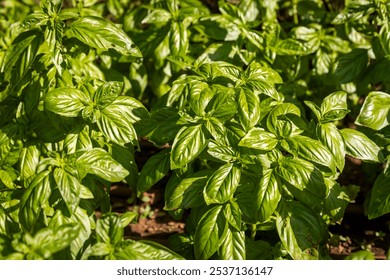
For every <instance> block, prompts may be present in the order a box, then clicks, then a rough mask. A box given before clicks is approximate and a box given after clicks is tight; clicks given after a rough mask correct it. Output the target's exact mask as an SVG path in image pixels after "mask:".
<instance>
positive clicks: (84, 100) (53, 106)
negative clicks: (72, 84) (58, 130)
mask: <svg viewBox="0 0 390 280" xmlns="http://www.w3.org/2000/svg"><path fill="white" fill-rule="evenodd" d="M89 104H92V100H91V98H90V97H89V96H88V94H87V93H85V92H83V91H81V90H79V89H76V88H56V89H54V90H52V91H49V92H48V93H47V95H46V97H45V108H46V109H47V110H49V111H51V112H53V113H56V114H58V115H61V116H65V117H77V116H78V115H79V113H80V111H81V110H83V109H84V108H85V107H87V106H88V105H89Z"/></svg>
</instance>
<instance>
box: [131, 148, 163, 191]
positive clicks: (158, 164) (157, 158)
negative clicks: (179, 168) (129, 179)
mask: <svg viewBox="0 0 390 280" xmlns="http://www.w3.org/2000/svg"><path fill="white" fill-rule="evenodd" d="M169 152H170V151H169V150H167V149H165V150H162V151H161V152H159V153H157V154H155V155H153V156H152V157H151V158H149V159H148V160H147V161H146V163H145V165H144V166H143V167H142V170H141V173H140V175H139V177H138V181H137V195H138V196H140V195H141V194H142V193H143V192H145V191H147V190H148V189H149V188H150V187H152V186H153V185H154V184H156V183H157V182H158V181H160V180H161V179H162V178H164V177H165V175H166V174H167V173H168V171H169Z"/></svg>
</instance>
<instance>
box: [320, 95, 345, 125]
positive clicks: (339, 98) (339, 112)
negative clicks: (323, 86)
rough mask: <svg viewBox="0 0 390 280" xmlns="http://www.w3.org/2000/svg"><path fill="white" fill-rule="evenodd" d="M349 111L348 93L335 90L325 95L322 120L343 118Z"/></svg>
mask: <svg viewBox="0 0 390 280" xmlns="http://www.w3.org/2000/svg"><path fill="white" fill-rule="evenodd" d="M349 112H350V111H349V110H348V105H347V93H346V92H343V91H337V92H334V93H332V94H330V95H328V96H327V97H325V98H324V101H323V102H322V103H321V115H322V117H321V122H332V121H337V120H341V119H343V118H344V117H345V115H346V114H348V113H349Z"/></svg>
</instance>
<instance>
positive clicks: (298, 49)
mask: <svg viewBox="0 0 390 280" xmlns="http://www.w3.org/2000/svg"><path fill="white" fill-rule="evenodd" d="M273 49H274V51H275V52H276V54H278V55H307V54H310V49H308V48H307V47H306V46H305V44H304V42H301V41H299V40H296V39H292V38H289V39H284V40H278V42H277V44H276V46H275V47H273Z"/></svg>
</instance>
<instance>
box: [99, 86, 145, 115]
mask: <svg viewBox="0 0 390 280" xmlns="http://www.w3.org/2000/svg"><path fill="white" fill-rule="evenodd" d="M122 90H123V82H107V83H105V84H104V85H102V86H100V87H99V88H98V89H97V90H96V92H95V94H94V96H93V101H94V102H95V103H96V104H97V106H98V108H100V109H103V108H104V107H106V106H107V105H110V104H111V103H113V102H114V101H115V99H116V98H117V97H118V96H119V94H121V92H122ZM140 107H141V106H140Z"/></svg>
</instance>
